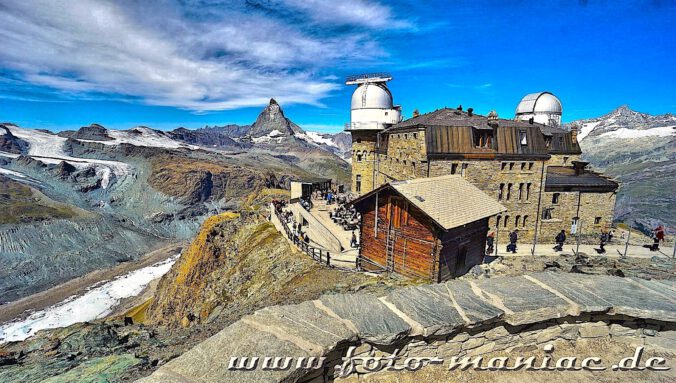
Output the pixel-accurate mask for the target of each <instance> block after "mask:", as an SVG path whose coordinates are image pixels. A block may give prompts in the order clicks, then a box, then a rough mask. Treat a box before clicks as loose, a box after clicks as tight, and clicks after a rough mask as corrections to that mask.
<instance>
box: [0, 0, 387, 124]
mask: <svg viewBox="0 0 676 383" xmlns="http://www.w3.org/2000/svg"><path fill="white" fill-rule="evenodd" d="M288 3H289V5H290V6H293V7H295V8H301V9H302V10H303V11H304V12H307V13H308V14H310V15H311V18H312V20H314V21H323V19H322V18H324V17H333V16H335V18H334V19H335V20H343V21H341V22H342V23H352V24H355V25H368V26H372V27H378V26H379V23H383V22H384V21H383V20H386V21H387V23H388V24H389V25H391V26H393V27H394V26H396V25H397V22H396V20H395V19H394V16H393V15H392V13H391V11H390V10H389V8H387V7H383V6H380V5H376V4H368V3H365V2H362V1H356V0H351V1H349V2H346V3H345V4H342V3H341V4H338V5H335V6H334V5H330V4H331V3H329V2H316V1H313V2H312V4H314V7H310V6H308V5H303V3H301V2H299V1H297V2H294V1H288ZM348 3H352V4H353V7H350V6H349V5H348ZM214 4H215V5H214ZM308 7H309V8H308ZM330 9H333V12H332V13H323V12H328V11H329V10H330ZM373 12H377V13H380V14H382V15H383V16H384V18H379V19H378V21H376V20H374V18H373V17H371V16H370V15H371V14H372V13H373ZM332 15H333V16H332ZM305 27H307V26H305ZM307 30H308V28H304V27H303V26H296V25H291V24H289V23H285V22H284V20H283V19H278V18H274V17H272V16H270V15H268V14H267V13H265V12H256V11H255V10H251V9H250V8H247V5H246V4H244V3H242V4H241V5H239V6H235V5H232V4H231V3H227V4H225V5H224V4H219V3H218V2H203V1H184V2H174V1H163V2H160V3H157V2H140V3H133V2H132V3H127V2H112V1H106V0H79V1H58V0H53V1H43V0H35V1H30V2H27V1H23V0H3V2H2V3H1V4H0V41H2V49H0V67H2V68H6V69H10V70H12V71H15V72H18V73H19V74H20V75H21V79H22V80H24V81H27V82H29V83H31V84H32V85H37V86H45V87H50V88H53V89H55V90H57V91H58V92H61V93H65V94H78V95H86V94H88V93H96V94H100V93H105V94H109V95H111V96H114V97H117V96H119V95H122V96H130V97H133V98H139V99H141V100H142V101H143V102H145V103H148V104H152V105H164V106H174V107H180V108H186V109H191V110H195V111H205V110H223V109H234V108H240V107H248V106H258V105H263V104H265V103H267V102H268V100H269V98H270V97H275V98H276V99H277V100H279V101H280V102H282V103H284V104H292V103H303V104H312V105H319V104H320V103H321V99H322V98H324V97H326V96H327V95H329V94H330V93H331V92H332V91H334V90H335V89H337V88H338V87H340V86H341V84H340V83H338V82H336V81H335V78H334V77H331V76H326V75H324V76H319V75H317V74H316V73H318V72H321V70H322V69H323V68H325V67H327V66H329V65H330V66H337V65H340V64H341V63H347V62H351V61H356V62H368V61H369V60H371V61H372V60H376V59H378V58H379V57H385V56H386V55H387V53H386V52H385V51H384V50H383V49H382V48H381V47H380V46H379V45H378V43H377V41H376V40H375V39H372V38H371V37H370V35H369V34H368V33H365V32H363V31H355V30H352V29H349V30H347V31H344V32H342V33H339V34H334V35H324V36H322V35H319V34H317V33H308V32H307Z"/></svg>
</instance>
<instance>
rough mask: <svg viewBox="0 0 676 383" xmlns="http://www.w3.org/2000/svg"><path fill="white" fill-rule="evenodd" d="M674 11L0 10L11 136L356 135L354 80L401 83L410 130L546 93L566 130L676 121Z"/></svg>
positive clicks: (498, 4) (663, 4)
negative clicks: (639, 116)
mask: <svg viewBox="0 0 676 383" xmlns="http://www.w3.org/2000/svg"><path fill="white" fill-rule="evenodd" d="M675 16H676V2H674V1H635V2H633V1H593V0H588V1H579V2H573V1H560V2H555V1H545V2H542V1H516V0H512V1H510V0H503V1H481V0H474V1H440V2H432V1H388V2H375V1H362V0H342V1H340V2H336V1H319V0H316V1H315V0H258V1H257V0H249V1H218V0H184V1H172V0H162V1H144V2H135V1H115V2H113V1H104V0H77V1H57V0H51V1H44V2H43V1H41V0H32V1H23V0H3V1H2V2H1V3H0V41H2V45H1V49H0V121H10V122H14V123H17V124H20V125H22V126H27V127H36V128H47V129H52V130H61V129H75V128H78V127H80V126H83V125H87V124H90V123H92V122H98V123H100V124H103V125H104V126H106V127H110V128H129V127H132V126H136V125H147V126H151V127H155V128H159V129H173V128H175V127H178V126H184V127H188V128H198V127H202V126H204V125H224V124H228V123H238V124H247V123H251V122H253V121H254V120H255V118H256V116H257V115H258V113H259V111H260V109H261V107H263V106H264V105H265V104H266V103H267V101H268V99H269V98H270V97H274V98H276V99H277V100H278V101H279V103H280V104H281V105H282V107H283V108H284V110H285V113H286V115H287V116H288V117H290V118H291V119H293V120H294V121H295V122H297V123H298V124H300V125H301V126H302V127H305V128H306V129H309V130H317V131H327V132H329V131H338V130H340V129H341V127H342V125H343V124H344V123H345V122H348V120H349V98H350V94H351V91H352V89H351V88H350V87H347V86H345V85H343V83H342V81H343V79H344V77H345V76H347V75H350V74H355V73H362V72H379V71H389V72H390V73H392V75H393V76H394V80H393V81H392V82H391V83H390V88H391V90H392V93H393V95H394V98H395V103H397V104H401V105H402V106H403V110H404V115H405V116H410V115H411V113H412V111H413V110H414V109H419V110H420V111H421V112H428V111H432V110H434V109H437V108H441V107H444V106H448V107H456V106H457V105H459V104H462V105H463V106H464V107H465V108H467V107H473V108H474V109H475V110H476V112H477V113H481V114H486V113H488V112H489V111H490V110H491V109H495V110H496V111H497V112H498V114H499V115H500V116H501V117H512V116H513V114H514V108H515V107H516V104H517V103H518V101H519V99H520V98H521V97H522V96H523V95H524V94H526V93H530V92H536V91H541V90H549V91H552V92H553V93H555V94H556V95H557V96H558V97H559V98H560V99H561V100H562V102H563V106H564V120H565V121H571V120H574V119H578V118H586V117H595V116H599V115H602V114H605V113H607V112H609V111H611V110H612V109H614V108H615V107H617V106H620V105H622V104H628V105H629V106H630V107H632V108H633V109H635V110H639V111H642V112H648V113H652V114H661V113H668V112H671V113H674V112H676V92H674V89H675V88H676V74H675V72H676V71H675V70H674V68H676V32H674V31H675V30H676V29H674V27H673V22H674V20H676V17H675Z"/></svg>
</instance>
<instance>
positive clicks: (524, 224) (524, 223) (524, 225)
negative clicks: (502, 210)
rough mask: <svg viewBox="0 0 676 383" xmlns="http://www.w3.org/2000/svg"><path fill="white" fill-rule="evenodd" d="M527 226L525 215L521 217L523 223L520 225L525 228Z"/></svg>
mask: <svg viewBox="0 0 676 383" xmlns="http://www.w3.org/2000/svg"><path fill="white" fill-rule="evenodd" d="M527 224H528V216H527V215H524V216H523V223H522V225H523V227H526V225H527Z"/></svg>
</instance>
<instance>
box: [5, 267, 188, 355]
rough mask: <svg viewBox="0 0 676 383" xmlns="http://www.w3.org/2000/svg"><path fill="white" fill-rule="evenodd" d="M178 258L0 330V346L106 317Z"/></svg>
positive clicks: (102, 285)
mask: <svg viewBox="0 0 676 383" xmlns="http://www.w3.org/2000/svg"><path fill="white" fill-rule="evenodd" d="M179 256H180V255H179V254H177V255H175V256H173V257H170V258H168V259H166V260H164V261H162V262H158V263H155V264H154V265H151V266H148V267H144V268H142V269H138V270H135V271H132V272H130V273H128V274H125V275H122V276H119V277H117V278H115V279H113V280H112V281H107V282H103V283H100V284H96V285H94V286H92V287H90V289H89V290H88V291H87V292H86V293H84V294H83V295H81V296H79V297H77V296H72V297H69V298H67V299H65V300H64V301H62V302H60V303H57V304H56V305H54V306H51V307H48V308H46V309H44V310H41V311H37V312H35V313H32V314H31V315H30V316H29V317H28V318H26V319H21V320H17V321H13V322H8V323H5V324H3V325H2V326H0V344H2V343H5V342H13V341H21V340H24V339H26V338H28V337H30V336H32V335H33V334H35V333H36V332H37V331H39V330H45V329H50V328H59V327H66V326H70V325H72V324H75V323H78V322H87V321H91V320H94V319H100V318H103V317H105V316H106V315H108V314H110V312H111V311H112V309H113V307H115V306H116V305H117V304H119V303H120V300H122V299H124V298H129V297H133V296H136V295H138V294H140V293H141V292H142V291H143V289H144V288H145V287H146V286H147V285H148V284H149V283H150V282H151V281H152V280H153V279H156V278H159V277H161V276H162V275H164V274H166V273H167V272H168V271H169V269H171V265H173V264H174V262H176V260H177V259H178V257H179Z"/></svg>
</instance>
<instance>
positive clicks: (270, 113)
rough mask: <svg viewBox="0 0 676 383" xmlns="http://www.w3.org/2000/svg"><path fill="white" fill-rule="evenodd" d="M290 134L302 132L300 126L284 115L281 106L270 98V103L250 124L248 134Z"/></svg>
mask: <svg viewBox="0 0 676 383" xmlns="http://www.w3.org/2000/svg"><path fill="white" fill-rule="evenodd" d="M273 133H274V135H283V136H292V135H294V134H295V133H304V132H303V129H301V128H300V126H298V125H296V124H294V123H293V122H292V121H291V120H289V119H288V118H286V116H284V111H283V110H282V107H281V106H280V105H279V104H278V103H277V101H275V99H274V98H271V99H270V103H269V104H268V106H266V107H265V108H264V109H263V110H262V111H261V113H260V114H259V115H258V118H257V119H256V122H254V124H253V125H252V126H251V130H250V131H249V135H250V136H251V137H254V138H257V137H263V136H268V135H270V134H273Z"/></svg>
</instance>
